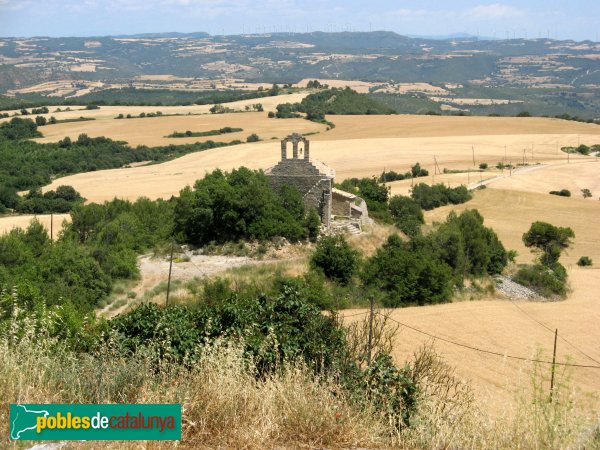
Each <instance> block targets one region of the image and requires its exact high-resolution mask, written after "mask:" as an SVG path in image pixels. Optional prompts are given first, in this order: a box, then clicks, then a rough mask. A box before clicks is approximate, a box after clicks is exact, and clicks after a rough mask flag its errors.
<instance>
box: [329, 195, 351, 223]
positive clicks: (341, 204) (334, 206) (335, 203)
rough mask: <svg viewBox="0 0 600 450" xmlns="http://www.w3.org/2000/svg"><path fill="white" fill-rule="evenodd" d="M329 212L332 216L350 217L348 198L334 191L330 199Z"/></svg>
mask: <svg viewBox="0 0 600 450" xmlns="http://www.w3.org/2000/svg"><path fill="white" fill-rule="evenodd" d="M331 213H332V214H333V215H334V216H343V217H350V200H348V198H347V197H346V196H344V195H340V194H338V193H337V192H334V193H333V195H332V199H331Z"/></svg>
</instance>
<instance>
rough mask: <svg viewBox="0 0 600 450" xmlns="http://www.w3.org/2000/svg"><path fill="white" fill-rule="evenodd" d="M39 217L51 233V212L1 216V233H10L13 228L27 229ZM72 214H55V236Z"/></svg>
mask: <svg viewBox="0 0 600 450" xmlns="http://www.w3.org/2000/svg"><path fill="white" fill-rule="evenodd" d="M35 218H37V219H38V220H39V221H40V223H41V224H42V225H43V226H44V227H45V228H46V229H47V230H48V233H50V214H44V215H37V216H35V215H31V214H26V215H22V216H5V217H0V235H2V234H5V233H8V232H9V231H10V230H12V229H13V228H22V229H25V228H27V227H28V226H29V224H30V223H31V221H32V220H33V219H35ZM70 219H71V216H70V215H69V214H54V236H55V237H56V235H57V234H58V232H59V230H60V229H61V228H62V223H63V221H64V220H67V221H70Z"/></svg>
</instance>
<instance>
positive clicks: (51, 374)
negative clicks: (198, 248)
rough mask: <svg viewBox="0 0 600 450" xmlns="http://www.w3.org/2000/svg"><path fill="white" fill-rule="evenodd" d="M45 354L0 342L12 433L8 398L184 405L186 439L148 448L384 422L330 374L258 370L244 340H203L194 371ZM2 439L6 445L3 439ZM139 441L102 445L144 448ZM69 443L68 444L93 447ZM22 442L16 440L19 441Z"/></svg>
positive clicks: (345, 430) (326, 432)
mask: <svg viewBox="0 0 600 450" xmlns="http://www.w3.org/2000/svg"><path fill="white" fill-rule="evenodd" d="M103 354H104V356H103V357H101V358H100V357H91V356H83V357H75V356H72V355H65V356H47V354H46V353H45V352H44V351H43V349H40V348H39V347H37V346H35V345H33V344H32V343H31V342H28V341H27V340H25V341H24V342H22V343H20V344H19V345H18V346H17V347H16V348H9V347H8V346H7V343H6V341H3V342H1V343H0V395H1V398H2V399H3V400H2V402H1V403H0V405H1V408H0V423H1V424H2V434H3V436H5V437H4V439H7V438H6V436H8V423H9V421H8V403H9V402H10V403H12V402H20V403H48V402H56V403H85V402H91V403H181V404H182V406H183V423H182V441H181V442H180V443H168V442H163V443H161V442H148V443H145V444H144V448H173V447H183V448H247V449H260V448H267V447H271V448H272V447H285V448H294V447H298V446H308V447H323V446H325V447H336V448H340V447H357V446H368V447H376V446H378V443H379V442H378V441H380V440H381V438H380V435H381V434H382V433H383V431H384V427H383V426H382V425H381V424H380V423H379V422H378V421H377V418H376V417H375V416H373V415H372V414H370V413H369V412H368V411H361V410H360V409H358V408H357V407H356V406H354V405H353V404H352V403H351V402H350V401H349V400H348V398H347V397H346V395H345V394H344V392H343V391H342V390H341V388H340V387H339V386H338V385H337V384H336V383H335V382H334V381H333V380H330V379H326V378H320V377H315V376H314V375H311V374H310V372H309V370H308V369H307V368H306V367H304V366H302V365H301V364H291V365H289V366H288V367H287V368H286V369H282V370H280V371H279V372H278V373H276V374H275V375H273V376H271V377H269V378H267V379H266V380H259V379H257V378H256V377H255V375H254V371H253V369H252V366H251V363H250V362H249V361H248V360H246V359H245V358H244V357H243V356H242V350H241V346H234V345H225V344H223V343H221V344H219V343H216V344H215V345H214V346H213V347H208V348H205V351H204V352H203V357H202V359H201V360H200V361H199V362H198V363H197V364H195V366H194V369H192V370H191V371H187V370H184V369H182V368H180V367H178V366H175V365H171V364H168V363H164V364H163V365H162V366H161V368H160V371H158V373H154V372H153V370H151V368H150V358H144V357H139V356H138V357H132V358H128V359H123V358H121V357H118V356H116V354H115V353H114V352H113V351H112V350H111V348H110V346H109V347H108V348H106V349H105V350H104V351H103ZM3 444H4V445H6V446H8V445H9V444H8V441H7V440H5V441H4V443H3ZM139 445H140V443H139V442H138V443H130V444H127V443H118V442H114V443H110V442H106V443H103V444H102V447H103V448H104V447H109V448H139ZM96 446H97V444H95V443H72V444H71V447H70V448H96ZM15 447H16V446H15Z"/></svg>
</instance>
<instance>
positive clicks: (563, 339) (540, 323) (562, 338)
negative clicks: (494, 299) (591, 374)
mask: <svg viewBox="0 0 600 450" xmlns="http://www.w3.org/2000/svg"><path fill="white" fill-rule="evenodd" d="M508 300H509V301H510V302H511V303H512V304H513V305H515V307H516V308H517V309H518V310H519V311H521V312H522V313H523V314H524V315H525V316H527V317H528V318H529V319H531V320H533V321H534V322H535V323H537V324H538V325H539V326H541V327H544V328H545V329H546V330H548V331H550V332H551V333H552V334H554V330H553V329H552V328H550V327H549V326H547V325H545V324H544V323H542V322H540V321H539V320H536V319H535V318H533V317H532V316H530V315H529V314H528V313H527V312H526V311H525V310H524V309H522V308H521V307H520V306H519V305H517V304H516V303H515V302H514V301H513V300H511V299H510V298H509V299H508ZM558 337H559V338H560V339H561V340H562V341H564V342H565V343H566V344H568V345H570V346H571V347H572V348H574V349H575V350H577V351H578V352H579V353H581V354H582V355H583V356H585V357H586V358H588V359H590V360H592V361H594V362H595V363H596V364H600V361H598V360H596V359H594V358H592V357H591V356H590V355H588V354H587V353H585V352H584V351H583V350H581V349H580V348H579V347H577V346H576V345H575V344H571V342H569V341H568V340H567V339H566V338H564V337H562V336H561V335H560V334H559V335H558Z"/></svg>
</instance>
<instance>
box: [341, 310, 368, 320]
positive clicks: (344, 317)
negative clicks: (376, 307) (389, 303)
mask: <svg viewBox="0 0 600 450" xmlns="http://www.w3.org/2000/svg"><path fill="white" fill-rule="evenodd" d="M369 312H370V311H363V312H359V313H356V314H350V315H349V316H346V315H344V316H342V319H347V318H349V317H355V316H361V315H364V314H369Z"/></svg>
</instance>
